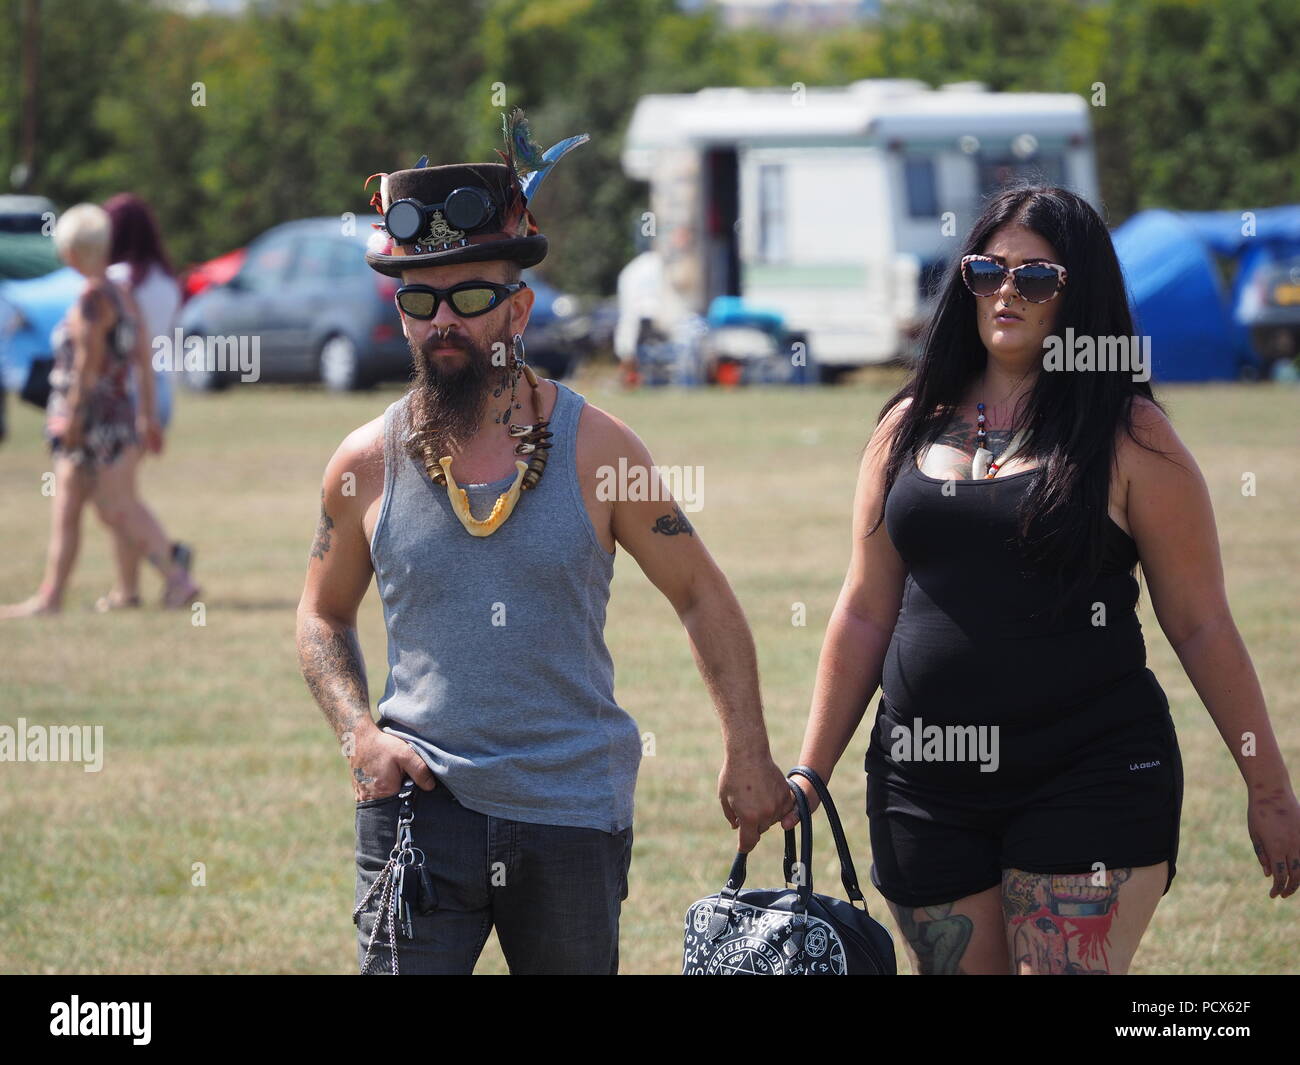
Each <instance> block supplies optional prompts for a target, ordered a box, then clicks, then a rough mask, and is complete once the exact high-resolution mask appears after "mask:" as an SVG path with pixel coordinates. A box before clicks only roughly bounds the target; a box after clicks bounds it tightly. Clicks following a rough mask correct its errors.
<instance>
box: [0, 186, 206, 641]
mask: <svg viewBox="0 0 1300 1065" xmlns="http://www.w3.org/2000/svg"><path fill="white" fill-rule="evenodd" d="M110 240H111V226H110V222H109V217H108V214H107V212H106V211H105V210H104V209H103V208H102V207H99V206H97V205H95V204H88V203H87V204H78V205H77V206H76V207H72V208H70V209H69V210H68V211H66V212H65V213H64V214H63V216H62V217H61V218H60V219H59V221H58V223H57V225H56V226H55V229H54V246H55V249H56V250H57V251H58V253H59V257H60V258H61V259H62V260H63V261H64V262H65V263H67V264H68V265H69V266H71V267H72V268H73V269H74V270H76V271H77V272H78V273H80V274H82V275H83V276H84V277H85V278H86V286H85V288H84V289H83V290H82V292H81V295H80V296H79V297H78V299H77V302H76V303H75V304H74V305H73V307H72V308H71V310H69V311H68V314H67V316H66V317H65V318H64V319H63V321H62V322H60V323H59V325H58V326H56V327H55V330H54V333H53V336H52V340H53V343H54V369H53V370H52V371H51V373H50V385H51V394H50V402H49V407H48V409H47V411H46V425H45V431H46V436H47V438H48V440H49V442H50V447H51V451H52V453H53V456H54V476H55V492H54V498H53V504H54V507H53V512H52V516H51V527H50V545H49V553H48V555H47V559H46V567H45V578H44V580H43V581H42V582H41V586H40V589H39V590H38V591H37V593H36V594H35V595H34V596H32V597H31V598H30V599H27V600H26V601H24V602H22V603H17V604H14V605H12V606H8V607H2V608H0V618H19V617H31V616H33V615H39V614H53V613H57V612H58V611H59V610H60V609H61V608H62V606H63V596H64V592H65V591H66V589H67V584H68V579H69V577H70V576H71V573H72V567H73V565H74V563H75V562H76V558H77V550H78V548H79V546H80V540H81V512H82V508H83V507H84V506H85V504H86V502H87V501H93V502H94V504H95V508H96V510H97V511H98V512H99V515H100V517H101V518H102V519H103V521H104V522H105V524H107V525H108V526H110V527H111V528H112V529H114V530H115V531H117V532H119V533H120V534H121V535H122V536H123V538H124V539H125V540H127V541H128V542H129V543H131V544H132V545H134V546H135V548H136V549H137V550H139V551H140V552H141V553H142V554H143V556H144V557H145V558H147V559H148V560H149V561H150V563H152V564H153V565H154V566H155V567H156V568H157V569H158V571H159V573H161V574H162V576H163V579H164V580H165V581H166V591H165V593H164V598H163V605H164V606H169V607H180V606H184V605H186V604H188V603H190V602H192V601H193V600H194V599H195V598H196V597H197V596H198V594H199V589H198V587H197V586H196V585H195V584H194V582H193V581H192V580H191V579H190V576H189V573H188V572H187V571H186V569H185V568H184V567H183V566H181V565H179V564H178V563H177V562H176V561H175V560H174V559H173V558H172V544H171V541H170V540H169V539H168V538H167V536H166V534H165V533H164V532H163V530H162V528H161V527H160V526H159V524H158V522H157V520H156V519H155V518H154V517H153V515H152V514H150V513H149V511H147V510H146V509H145V508H144V507H143V506H142V505H141V504H140V502H139V500H137V499H136V498H135V496H134V494H133V493H132V492H131V491H130V490H129V487H128V481H127V479H126V478H125V476H124V471H126V470H127V469H129V468H130V463H129V462H125V463H124V462H123V459H124V458H126V459H131V458H133V457H134V455H135V454H136V453H138V451H139V448H140V445H141V442H143V443H144V444H145V445H146V446H149V447H151V448H152V449H155V450H156V449H157V447H158V446H159V445H160V442H161V429H160V427H159V425H158V420H157V418H156V416H155V414H154V391H153V375H152V372H151V371H152V368H151V367H150V366H149V346H148V343H147V341H146V339H145V335H144V331H143V330H142V329H140V328H138V323H139V321H140V315H139V309H138V308H137V306H136V303H135V299H134V298H133V297H132V295H131V293H130V291H129V290H127V289H124V288H119V287H118V286H117V285H115V284H114V283H113V282H112V281H110V280H109V279H108V277H107V274H106V271H107V268H108V256H109V246H110ZM133 364H134V365H135V366H137V367H139V368H140V370H141V372H140V373H139V378H138V380H139V391H140V411H139V414H138V415H137V412H136V408H135V404H134V403H133V402H132V400H131V396H130V392H129V374H130V368H131V366H132V365H133Z"/></svg>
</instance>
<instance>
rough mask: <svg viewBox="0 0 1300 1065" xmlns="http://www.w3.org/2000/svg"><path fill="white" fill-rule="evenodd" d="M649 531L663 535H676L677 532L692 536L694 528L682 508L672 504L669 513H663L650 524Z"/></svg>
mask: <svg viewBox="0 0 1300 1065" xmlns="http://www.w3.org/2000/svg"><path fill="white" fill-rule="evenodd" d="M650 531H651V532H657V533H663V534H664V535H665V536H676V535H677V534H678V533H685V534H686V535H687V536H694V535H695V529H694V527H693V526H692V525H691V523H690V522H689V521H687V520H686V515H685V514H683V513H682V508H681V507H679V506H676V505H674V506H673V512H672V513H671V514H664V515H663V516H662V517H660V519H659V520H658V521H656V522H655V523H654V524H653V525H651V526H650Z"/></svg>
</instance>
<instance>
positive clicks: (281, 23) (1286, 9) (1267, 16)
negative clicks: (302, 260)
mask: <svg viewBox="0 0 1300 1065" xmlns="http://www.w3.org/2000/svg"><path fill="white" fill-rule="evenodd" d="M25 8H26V4H25V3H24V0H0V12H2V13H3V16H4V18H5V21H6V24H7V26H8V27H12V30H13V32H6V33H5V34H3V35H0V175H6V176H7V175H8V174H9V173H10V171H11V169H12V167H13V166H14V164H15V163H16V162H18V160H19V153H20V143H21V136H20V131H21V117H20V104H21V96H20V93H21V85H22V78H21V56H20V49H21V41H22V35H21V32H19V30H20V27H21V26H22V24H23V15H24V11H25ZM39 10H40V65H39V73H40V94H39V107H38V131H37V132H38V151H37V168H36V172H35V174H34V175H33V178H32V180H31V181H30V182H29V186H28V187H29V189H30V191H33V192H40V193H43V194H45V195H48V196H50V197H51V198H52V199H54V200H55V202H56V203H58V204H60V205H61V206H67V205H69V204H71V203H74V202H76V201H78V200H83V199H95V200H102V199H104V198H106V197H107V196H109V195H111V194H113V193H115V192H118V191H121V190H123V189H130V190H132V191H135V192H137V193H138V194H140V195H142V196H144V197H145V198H146V199H148V200H149V201H150V202H151V203H153V204H154V206H155V208H156V210H157V211H158V214H159V217H160V218H161V220H162V222H163V224H164V227H165V232H166V236H167V239H168V242H169V245H170V247H171V250H172V253H173V256H174V258H175V259H176V260H177V262H178V263H188V262H194V261H199V260H203V259H207V258H210V257H212V256H215V255H219V254H221V253H223V252H225V251H228V250H230V249H231V248H234V247H237V246H239V245H241V244H243V243H246V242H247V241H248V240H249V239H250V238H252V237H254V236H256V235H257V234H258V233H260V232H261V231H262V230H264V229H266V228H267V227H269V226H271V225H274V224H276V223H277V222H281V221H285V220H288V219H291V218H299V217H305V216H309V215H320V214H325V215H342V214H343V213H344V212H347V211H353V212H356V213H357V215H358V216H359V218H361V219H362V220H363V222H368V221H369V220H370V216H371V215H372V211H371V209H370V208H369V206H368V205H367V201H368V199H369V194H368V193H366V192H363V191H362V184H363V182H364V180H365V178H366V176H367V175H368V174H370V173H372V172H374V171H377V170H390V171H391V170H399V169H402V168H403V167H409V166H411V165H413V164H414V162H415V160H416V159H417V158H419V156H420V155H422V154H428V156H429V157H430V159H431V160H433V161H434V162H435V163H437V162H450V161H459V160H482V161H495V160H496V155H495V148H496V147H497V146H498V145H499V143H500V135H499V129H500V114H501V112H502V111H503V110H505V109H507V108H509V107H514V106H520V107H523V108H524V109H525V110H526V111H527V112H528V114H529V117H530V119H531V120H532V124H533V128H534V130H535V131H536V134H537V138H538V140H539V141H541V142H542V143H543V144H544V145H549V144H551V143H554V142H555V141H557V140H559V139H561V138H562V137H566V136H569V135H571V134H573V133H578V132H587V133H590V134H591V137H592V140H591V143H589V144H587V145H584V146H583V147H582V148H580V149H578V151H576V152H575V153H574V154H573V155H572V156H570V157H569V158H568V159H566V160H565V161H564V162H563V163H561V164H560V166H559V168H558V169H557V171H556V175H555V176H554V177H552V178H550V179H548V180H547V182H546V184H545V185H544V187H543V189H542V192H541V194H540V196H539V198H538V202H537V203H536V204H535V208H536V214H537V217H538V219H539V221H540V222H541V223H542V224H543V228H544V229H545V231H546V232H548V233H550V234H552V236H553V237H554V240H553V243H552V253H551V256H550V258H548V260H547V264H546V270H547V273H548V274H549V275H550V276H551V277H552V279H553V280H555V281H556V282H557V283H559V284H561V285H562V286H565V287H567V288H571V289H575V290H579V291H589V292H594V291H611V290H612V288H613V285H614V280H615V277H616V276H617V272H618V270H619V268H620V267H621V266H622V265H623V263H625V262H626V261H627V260H628V259H629V258H630V257H631V256H632V254H633V246H632V236H631V234H632V222H633V220H634V219H635V218H636V217H637V216H638V215H639V213H640V212H641V211H642V210H644V209H645V207H646V196H647V190H646V189H645V188H644V187H642V186H639V185H637V184H636V183H634V182H631V181H629V180H628V179H627V178H626V177H625V176H624V175H623V173H622V169H621V166H620V164H619V155H620V152H621V149H622V140H623V135H624V132H625V129H626V125H627V121H628V119H629V117H630V115H631V112H632V108H633V107H634V105H635V103H636V100H637V99H638V98H639V97H640V96H641V95H643V94H645V93H648V92H691V91H694V90H696V89H699V88H702V87H705V86H708V85H745V86H762V85H790V84H792V83H794V82H802V83H804V84H806V85H809V86H817V85H842V84H846V83H848V82H850V81H853V80H855V79H859V78H867V77H904V78H918V79H921V80H923V81H926V82H928V83H930V84H933V85H937V84H941V83H943V82H951V81H962V80H977V81H983V82H986V83H987V84H988V85H989V86H990V88H992V89H995V90H1008V91H1049V92H1074V93H1079V94H1080V95H1082V96H1084V97H1085V98H1086V99H1091V98H1093V96H1094V94H1095V92H1096V89H1097V86H1099V85H1100V86H1103V87H1104V93H1105V106H1095V107H1094V109H1093V119H1094V129H1095V134H1096V140H1097V148H1098V156H1099V160H1098V161H1099V169H1100V174H1101V182H1102V194H1103V198H1104V199H1105V201H1106V204H1107V208H1108V213H1109V217H1110V220H1111V222H1112V223H1116V222H1119V221H1121V220H1122V219H1123V218H1124V217H1126V216H1127V215H1128V214H1130V213H1132V212H1133V211H1135V210H1138V209H1141V208H1143V207H1147V206H1153V205H1158V204H1159V205H1166V206H1172V207H1179V208H1198V209H1210V208H1217V207H1242V208H1245V207H1260V206H1267V205H1271V204H1276V203H1283V202H1294V201H1296V200H1297V199H1300V178H1297V174H1300V65H1297V64H1296V63H1295V62H1294V56H1295V55H1296V54H1297V52H1300V14H1298V13H1297V8H1296V6H1295V4H1294V0H1124V2H1122V3H1121V2H1120V0H1109V2H1088V0H983V2H981V3H978V4H976V3H974V2H973V0H897V2H894V3H890V4H886V5H884V14H883V16H882V18H881V20H880V21H879V22H876V23H861V24H858V25H855V26H850V27H842V28H838V29H836V30H833V31H830V32H826V31H822V32H814V31H809V30H800V31H787V30H783V29H782V30H773V29H767V28H747V29H743V30H727V29H725V28H723V27H722V26H721V25H720V24H719V23H718V21H717V20H716V18H715V17H714V16H713V15H712V14H711V13H710V12H709V11H707V10H706V11H704V12H702V13H699V14H686V13H683V12H681V11H679V10H678V9H677V7H676V5H675V4H674V3H673V0H618V2H616V3H615V2H610V0H471V2H461V3H447V2H445V0H405V2H401V0H296V2H295V0H259V2H255V3H250V4H249V5H248V6H247V7H246V9H245V10H244V11H242V12H241V13H239V14H238V15H233V16H232V15H228V14H219V15H218V14H204V15H186V14H182V13H180V12H179V11H178V10H177V5H161V4H157V3H152V2H149V0H96V2H95V3H93V4H91V3H89V2H88V0H42V2H41V3H40V4H39ZM200 92H201V93H202V95H203V97H204V99H203V101H202V104H203V105H202V106H197V105H196V93H200Z"/></svg>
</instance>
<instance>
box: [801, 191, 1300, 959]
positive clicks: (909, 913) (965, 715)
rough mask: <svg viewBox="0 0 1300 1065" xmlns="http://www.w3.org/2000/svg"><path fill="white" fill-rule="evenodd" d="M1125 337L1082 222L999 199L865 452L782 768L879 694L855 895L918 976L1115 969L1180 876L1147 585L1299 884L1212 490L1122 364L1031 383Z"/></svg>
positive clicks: (1170, 732)
mask: <svg viewBox="0 0 1300 1065" xmlns="http://www.w3.org/2000/svg"><path fill="white" fill-rule="evenodd" d="M1068 330H1073V332H1072V333H1070V332H1068ZM1133 334H1134V329H1133V323H1132V321H1131V319H1130V314H1129V310H1128V303H1127V300H1126V298H1125V291H1124V284H1123V278H1122V275H1121V272H1120V268H1119V264H1118V261H1117V259H1116V257H1115V252H1114V249H1113V247H1112V245H1111V242H1110V236H1109V234H1108V233H1107V231H1106V228H1105V225H1104V224H1103V223H1102V220H1101V218H1100V217H1099V216H1098V215H1097V213H1096V212H1095V211H1094V210H1093V209H1092V207H1090V206H1089V205H1088V204H1087V203H1086V202H1085V201H1083V200H1082V199H1080V198H1079V197H1077V196H1075V195H1074V194H1072V193H1070V192H1068V191H1066V190H1063V189H1057V188H1043V187H1029V188H1025V187H1021V188H1014V189H1008V190H1004V191H1003V192H1001V193H999V194H998V195H996V196H995V198H994V199H993V200H992V201H991V202H990V204H989V206H988V207H987V209H986V210H985V211H984V212H983V214H982V215H981V217H980V218H979V219H978V220H977V221H976V223H975V225H974V227H973V229H972V232H971V234H970V236H969V238H968V240H967V242H966V246H965V247H964V248H963V249H962V251H961V253H960V255H959V257H958V259H957V261H956V262H954V264H953V268H952V270H951V271H950V273H949V275H948V278H947V281H946V285H945V287H944V290H943V292H942V294H941V296H940V300H939V305H938V308H937V310H936V312H935V315H934V317H933V319H932V321H931V323H930V327H929V329H928V332H927V336H926V339H925V344H924V350H923V353H922V355H921V357H920V359H919V361H918V363H917V365H916V367H915V369H914V371H913V372H912V374H911V376H910V377H909V379H908V381H907V382H906V384H905V385H904V386H903V387H902V388H901V389H900V390H899V391H898V392H897V393H896V394H895V395H894V396H892V397H891V398H890V400H889V401H888V402H887V403H886V404H885V407H884V408H883V409H882V411H881V415H880V417H879V419H878V423H877V425H876V429H875V432H874V433H873V434H872V436H871V439H870V441H869V443H868V445H867V448H866V451H865V454H864V457H863V460H862V463H861V470H860V474H859V480H858V487H857V493H856V497H855V500H854V508H853V548H852V555H851V558H850V563H849V569H848V575H847V577H846V578H845V581H844V586H843V589H842V590H841V592H840V596H839V600H838V602H837V603H836V606H835V609H834V612H833V614H832V616H831V620H830V623H829V625H828V627H827V632H826V638H825V643H824V645H823V648H822V653H821V659H820V663H819V666H818V673H817V682H816V687H815V692H814V695H813V701H812V708H811V712H810V718H809V722H808V726H807V730H806V733H805V737H804V744H803V750H802V754H801V758H800V761H801V762H802V763H803V764H805V765H809V766H811V767H813V768H814V769H816V770H817V771H818V772H819V773H821V774H822V776H823V777H829V775H830V773H831V770H832V769H833V768H834V767H835V764H836V762H838V760H839V758H840V756H841V755H842V754H843V752H844V749H845V747H846V746H847V745H848V743H849V740H850V739H851V738H852V736H853V733H854V730H855V729H856V727H857V725H858V723H859V721H860V720H861V717H862V715H863V712H864V708H865V707H866V706H867V704H868V702H869V701H870V699H871V697H872V695H873V694H874V692H875V690H876V688H877V686H879V687H880V689H881V698H880V702H879V705H878V708H877V713H876V719H875V724H874V727H873V729H872V733H871V740H870V744H869V746H868V750H867V755H866V768H867V813H868V818H869V822H870V833H871V847H872V855H873V858H874V863H873V866H872V870H871V875H872V881H873V883H874V884H875V885H876V887H877V888H878V889H879V890H880V892H881V894H883V895H884V896H885V898H886V899H887V900H888V902H889V904H890V908H891V910H892V911H893V914H894V916H895V919H896V920H897V922H898V926H899V928H900V930H901V931H902V933H903V937H904V939H905V941H906V945H907V949H908V954H909V957H910V959H911V962H912V967H913V971H914V972H918V973H1007V972H1013V973H1020V974H1037V973H1124V972H1126V971H1127V970H1128V967H1129V963H1130V961H1131V960H1132V957H1133V954H1134V952H1135V950H1136V949H1137V946H1138V941H1139V939H1140V938H1141V936H1142V933H1143V931H1144V930H1145V928H1146V926H1147V923H1148V922H1149V920H1150V918H1151V915H1152V913H1153V912H1154V910H1155V907H1156V904H1157V903H1158V902H1159V900H1160V898H1161V896H1162V895H1163V894H1164V893H1165V892H1166V891H1168V889H1169V886H1170V883H1171V882H1172V879H1173V876H1174V866H1175V860H1176V856H1177V849H1178V830H1179V816H1180V809H1181V801H1182V766H1181V762H1180V758H1179V750H1178V741H1177V737H1176V734H1175V730H1174V725H1173V721H1172V719H1171V717H1170V714H1169V704H1168V700H1167V699H1166V697H1165V694H1164V692H1163V691H1162V689H1161V687H1160V685H1159V683H1158V682H1157V680H1156V678H1155V676H1154V675H1153V674H1152V673H1151V671H1150V670H1149V669H1147V667H1146V654H1145V647H1144V643H1143V638H1142V632H1141V627H1140V625H1139V623H1138V618H1137V615H1136V612H1135V610H1134V607H1135V604H1136V602H1137V597H1138V585H1137V581H1136V579H1135V576H1134V571H1135V568H1136V566H1137V564H1138V563H1139V562H1140V563H1141V565H1142V570H1143V573H1144V574H1145V575H1146V580H1147V585H1148V588H1149V591H1150V594H1151V598H1152V602H1153V605H1154V607H1155V612H1156V617H1157V618H1158V619H1159V622H1160V625H1161V628H1162V629H1163V630H1164V632H1165V634H1166V636H1167V637H1168V638H1169V642H1170V643H1171V644H1172V645H1173V647H1174V650H1175V651H1176V652H1177V654H1178V656H1179V659H1180V661H1181V662H1182V664H1183V667H1184V669H1185V670H1186V672H1187V675H1188V677H1189V678H1190V679H1191V681H1192V683H1193V685H1194V686H1195V687H1196V690H1197V692H1198V693H1199V694H1200V696H1201V698H1202V700H1203V701H1204V703H1205V705H1206V707H1207V709H1208V710H1209V712H1210V714H1211V716H1212V717H1213V718H1214V721H1215V724H1216V725H1217V726H1218V728H1219V731H1220V733H1221V734H1222V735H1223V737H1224V739H1225V742H1226V743H1227V745H1228V748H1229V750H1230V752H1231V753H1232V755H1233V757H1234V758H1235V759H1236V761H1237V765H1238V767H1239V769H1240V771H1241V775H1242V777H1243V778H1244V780H1245V782H1246V789H1247V801H1248V807H1247V828H1248V832H1249V834H1250V838H1251V840H1252V843H1253V844H1254V847H1255V851H1256V854H1257V855H1258V856H1259V860H1260V862H1261V864H1262V865H1263V868H1264V871H1265V873H1266V874H1268V875H1270V876H1271V878H1272V886H1271V890H1270V896H1275V895H1278V894H1280V895H1281V896H1282V897H1289V896H1291V895H1292V894H1293V893H1294V892H1295V891H1296V890H1297V888H1300V805H1297V801H1296V797H1295V794H1294V792H1293V790H1292V786H1291V782H1290V779H1289V777H1288V774H1287V770H1286V767H1285V766H1284V764H1283V761H1282V757H1281V754H1280V752H1279V750H1278V746H1277V743H1276V741H1275V739H1274V736H1273V732H1272V729H1271V727H1270V725H1269V720H1268V715H1267V712H1266V710H1265V707H1264V699H1263V695H1262V693H1261V691H1260V686H1259V681H1258V679H1257V678H1256V675H1255V671H1254V668H1253V666H1252V664H1251V661H1250V656H1249V654H1248V653H1247V651H1246V648H1245V646H1244V645H1243V643H1242V640H1241V636H1240V635H1239V633H1238V632H1237V629H1236V626H1235V625H1234V623H1233V620H1232V615H1231V613H1230V611H1229V608H1228V603H1227V599H1226V596H1225V592H1224V586H1223V574H1222V567H1221V563H1220V557H1219V548H1218V541H1217V537H1216V533H1215V526H1214V517H1213V513H1212V511H1211V506H1210V498H1209V493H1208V491H1207V489H1206V485H1205V481H1204V480H1203V478H1202V477H1201V474H1200V471H1199V470H1198V468H1197V466H1196V463H1195V461H1194V460H1193V458H1192V456H1191V454H1190V453H1189V452H1188V450H1187V448H1186V447H1185V446H1184V445H1183V443H1182V442H1181V441H1180V440H1179V438H1178V436H1177V434H1176V433H1175V432H1174V430H1173V428H1172V426H1171V425H1170V423H1169V421H1168V419H1167V418H1166V417H1165V415H1164V412H1163V410H1162V408H1161V407H1160V405H1159V404H1158V403H1157V402H1156V401H1155V400H1154V398H1153V397H1152V394H1151V389H1150V386H1149V385H1148V384H1147V383H1146V380H1145V379H1146V376H1147V374H1146V373H1145V372H1143V368H1142V367H1141V366H1140V365H1135V364H1133V363H1130V364H1129V365H1128V367H1127V369H1112V370H1091V369H1074V370H1072V371H1071V370H1061V369H1056V368H1055V367H1056V366H1057V362H1055V361H1050V360H1049V361H1047V362H1045V358H1044V355H1045V350H1046V349H1047V347H1048V345H1049V344H1050V343H1051V342H1050V341H1049V338H1053V337H1056V338H1061V337H1065V338H1069V337H1075V338H1077V337H1092V338H1099V337H1106V338H1114V340H1115V341H1116V342H1118V341H1120V340H1121V338H1122V339H1123V341H1124V343H1127V342H1128V338H1130V337H1132V336H1133ZM1109 350H1111V351H1116V350H1119V349H1118V348H1116V347H1114V346H1112V347H1111V348H1110V349H1109ZM1067 365H1068V363H1067ZM1247 736H1250V737H1253V741H1252V743H1253V745H1251V744H1248V743H1247V741H1246V737H1247ZM801 786H802V782H801ZM809 801H810V802H811V803H814V804H815V803H816V795H815V794H813V793H812V792H811V789H809ZM792 823H793V818H792V817H791V816H789V815H788V816H787V817H786V818H785V819H784V824H785V825H786V827H790V825H791V824H792Z"/></svg>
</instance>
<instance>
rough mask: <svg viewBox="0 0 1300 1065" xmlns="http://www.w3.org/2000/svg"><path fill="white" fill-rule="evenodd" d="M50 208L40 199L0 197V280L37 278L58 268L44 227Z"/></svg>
mask: <svg viewBox="0 0 1300 1065" xmlns="http://www.w3.org/2000/svg"><path fill="white" fill-rule="evenodd" d="M53 217H54V204H53V203H52V202H51V201H50V200H47V199H46V198H45V197H44V196H8V195H6V196H0V280H3V281H13V280H23V279H25V278H29V277H40V276H42V275H43V274H48V273H50V272H52V271H54V270H57V269H58V268H59V266H60V265H61V264H60V262H59V257H58V255H57V254H56V253H55V251H54V242H53V241H52V240H51V239H50V234H49V233H48V232H46V223H47V222H48V221H49V220H50V219H52V218H53Z"/></svg>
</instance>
